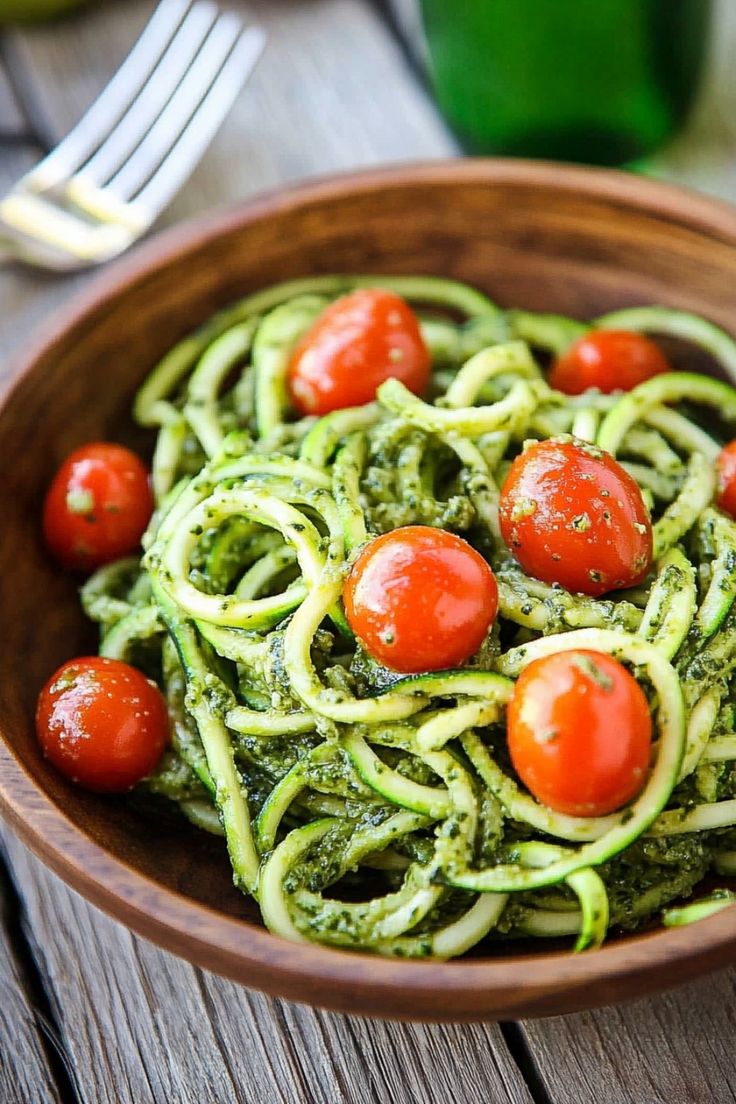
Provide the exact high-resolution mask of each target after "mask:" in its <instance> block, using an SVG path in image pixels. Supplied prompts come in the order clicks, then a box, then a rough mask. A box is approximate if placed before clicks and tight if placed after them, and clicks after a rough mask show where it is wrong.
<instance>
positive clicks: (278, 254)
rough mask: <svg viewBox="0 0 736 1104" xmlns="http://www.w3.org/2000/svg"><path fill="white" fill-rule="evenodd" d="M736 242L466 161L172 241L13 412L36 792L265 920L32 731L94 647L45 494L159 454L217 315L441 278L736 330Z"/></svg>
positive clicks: (173, 875)
mask: <svg viewBox="0 0 736 1104" xmlns="http://www.w3.org/2000/svg"><path fill="white" fill-rule="evenodd" d="M714 212H715V213H714ZM734 243H736V218H734V216H733V215H732V214H730V213H729V212H728V211H727V210H726V209H725V208H722V209H721V208H719V207H718V206H717V205H713V207H712V208H711V206H710V205H708V204H706V202H705V201H702V200H697V199H695V198H693V199H688V197H687V196H683V195H682V194H680V193H676V192H673V191H669V190H667V189H662V190H661V191H660V190H659V188H658V186H656V185H653V184H649V183H643V182H640V181H636V180H633V179H628V180H627V179H626V178H623V177H617V176H615V175H614V174H600V173H595V174H594V173H590V174H588V173H586V172H585V171H584V170H573V169H569V170H566V169H559V168H558V169H554V168H547V169H545V168H543V167H539V166H524V165H520V166H516V167H514V166H513V164H512V165H509V164H505V165H497V166H493V165H488V164H483V163H475V164H462V163H460V164H457V165H454V166H434V167H428V168H425V169H415V170H401V171H396V172H394V173H393V174H388V175H385V176H381V175H376V176H374V177H368V178H363V179H362V180H359V181H357V182H355V183H352V184H351V183H346V182H340V181H338V182H327V183H325V184H321V185H314V186H312V187H311V188H308V189H305V190H302V191H296V192H294V193H288V194H287V195H286V196H282V197H280V198H276V199H273V200H264V201H262V202H261V203H260V204H255V205H251V207H249V208H248V209H246V210H244V211H242V212H235V213H233V214H231V215H226V216H220V217H219V218H218V219H217V220H215V221H214V222H213V223H211V224H206V225H205V226H204V227H203V228H201V229H197V228H195V229H193V230H184V231H180V232H175V233H174V234H169V235H168V236H167V237H166V238H165V239H163V240H162V241H161V243H160V244H159V243H154V244H153V245H151V246H149V247H147V248H146V249H144V250H143V251H142V252H141V253H140V254H139V255H138V256H137V257H134V258H133V259H131V260H130V261H128V262H125V263H124V264H123V265H121V266H119V267H118V269H116V270H115V271H114V272H112V273H111V274H110V275H109V276H106V277H104V278H103V280H102V283H100V284H98V285H97V287H96V288H95V289H94V290H93V292H92V293H91V295H90V296H88V298H87V300H86V301H85V303H83V304H79V305H77V306H75V307H74V308H72V309H71V310H70V311H69V312H68V314H67V316H66V317H64V318H63V319H60V320H59V321H58V323H57V324H56V326H55V327H53V328H52V331H51V332H50V333H49V334H48V335H47V336H46V338H45V340H44V342H43V343H42V345H41V346H39V348H38V349H37V350H36V351H35V352H34V353H33V354H32V355H30V356H29V359H28V370H27V371H26V373H25V375H24V376H23V378H22V379H21V380H20V382H19V383H18V384H17V386H16V387H15V388H14V390H13V391H12V392H11V393H10V395H9V396H8V398H7V399H6V402H5V405H4V407H3V408H2V411H1V412H0V456H3V457H4V458H5V464H4V469H5V474H4V494H3V500H4V525H3V535H2V542H1V543H0V578H1V579H2V580H3V590H4V595H3V610H4V614H5V616H4V623H3V637H4V639H3V646H2V660H1V670H0V718H2V720H1V722H0V724H1V725H2V731H3V735H4V737H5V739H6V741H7V742H8V744H9V745H10V747H11V748H12V750H13V752H14V754H15V756H16V757H17V759H18V760H19V761H20V763H21V764H22V766H23V768H25V771H26V772H27V773H28V775H29V776H30V777H31V778H32V780H33V782H34V783H35V786H36V787H38V788H39V789H40V791H42V793H43V794H44V795H46V797H47V798H48V799H49V801H50V802H51V803H52V804H53V806H55V807H56V808H58V809H59V810H61V811H63V813H64V814H65V816H66V817H67V818H68V819H69V820H71V821H72V822H73V823H74V825H76V826H77V827H78V828H79V829H80V830H81V831H82V832H83V833H84V834H85V835H87V836H88V837H89V838H91V839H92V840H94V841H95V842H97V843H99V844H101V845H102V846H103V847H104V848H105V849H106V851H108V852H109V853H111V854H112V855H114V856H115V857H116V858H118V859H120V860H122V861H123V862H124V863H125V864H127V865H128V866H130V867H132V868H134V870H136V871H138V872H140V873H141V874H143V875H144V876H146V878H148V879H151V880H152V881H153V882H155V883H158V884H159V885H161V886H164V887H166V888H168V889H172V890H175V891H177V892H179V893H181V894H184V895H186V896H188V897H190V898H193V899H195V900H197V901H200V902H202V903H204V904H206V905H208V906H210V907H211V908H212V909H213V910H215V911H216V912H218V913H220V914H229V915H232V916H236V917H239V918H244V919H248V920H251V921H253V922H259V921H258V914H257V909H256V908H255V906H253V905H252V904H251V903H250V902H249V901H248V900H246V899H245V898H244V897H243V896H241V895H240V894H239V893H238V892H236V891H235V889H234V888H233V887H232V882H231V875H230V869H229V866H228V862H227V858H226V855H225V851H224V848H223V846H222V844H221V842H220V841H219V840H217V839H213V838H211V837H209V836H207V835H205V834H204V833H201V832H199V831H197V830H196V829H193V828H191V827H190V826H189V825H188V824H186V823H184V822H183V821H182V820H180V819H179V817H178V816H176V815H174V814H173V813H172V814H170V815H169V814H166V813H164V814H162V811H161V809H160V808H159V807H157V808H156V812H155V816H154V815H152V814H151V812H150V811H149V810H148V809H147V808H145V807H140V808H138V807H136V806H135V805H134V804H133V803H131V802H130V801H128V800H122V799H110V798H99V797H96V796H94V795H91V794H87V793H84V792H82V791H80V790H77V789H75V788H73V787H72V786H70V785H67V784H66V783H65V782H64V781H63V779H61V778H60V777H59V776H58V775H57V774H56V773H55V772H54V771H53V770H52V769H51V768H49V767H48V766H47V764H46V763H45V762H44V760H43V759H42V758H41V756H40V755H39V751H38V748H37V745H36V741H35V738H34V735H33V725H32V718H33V710H34V706H35V698H36V694H37V692H38V689H39V687H40V686H41V685H42V683H43V682H44V681H45V680H46V678H47V677H48V676H49V674H50V673H51V672H52V671H53V670H54V668H55V667H56V666H57V665H58V664H60V663H61V662H62V661H64V660H65V659H67V658H69V657H71V656H73V655H75V654H84V653H88V652H90V651H93V650H94V648H95V639H94V633H93V630H92V629H91V628H90V626H89V625H87V624H86V623H85V621H84V618H83V616H82V614H81V612H80V609H79V606H78V601H77V592H76V584H75V581H74V580H72V579H70V578H68V577H66V576H64V575H63V573H62V572H61V571H59V570H58V569H57V568H56V567H55V566H54V564H53V563H51V562H50V560H49V559H48V558H47V556H46V554H45V553H44V550H43V547H42V545H41V542H40V538H39V516H40V504H41V501H42V496H43V492H44V489H45V487H46V485H47V483H48V481H49V478H50V477H51V475H52V473H53V471H54V469H55V467H56V466H57V464H58V463H59V462H60V461H61V459H62V458H63V457H64V456H65V455H66V454H67V453H68V452H69V451H70V450H71V449H72V448H73V447H75V446H77V445H79V444H81V443H83V442H85V441H88V440H93V439H105V438H108V439H115V440H123V441H126V442H128V443H132V444H133V445H134V446H136V447H140V448H143V449H144V450H146V449H150V447H151V443H152V438H149V437H148V436H146V435H145V434H141V432H140V431H138V430H136V429H135V428H134V427H133V426H132V424H131V421H130V417H129V409H130V404H131V398H132V395H133V393H134V391H135V388H136V386H137V384H138V383H139V381H140V380H141V379H142V378H143V376H144V375H145V374H146V373H147V372H148V370H149V369H150V368H151V367H152V365H153V364H154V363H155V362H156V360H157V359H158V358H159V357H160V356H161V355H162V354H163V353H164V352H165V351H166V350H167V349H168V348H170V347H171V345H172V344H173V343H174V342H175V341H176V340H177V339H178V338H179V337H181V336H182V335H183V334H185V333H186V332H187V331H189V330H190V329H191V328H192V327H194V326H195V325H197V324H198V323H199V322H201V321H203V320H204V319H206V318H207V317H208V316H209V315H210V314H211V313H212V312H213V311H214V310H215V309H217V308H218V307H220V306H223V305H224V304H226V303H228V302H230V301H231V300H233V299H235V298H236V297H238V296H240V295H242V294H244V293H247V292H249V291H252V290H255V289H257V288H261V287H265V286H267V285H269V284H271V283H274V282H276V281H279V280H283V279H286V278H289V277H294V276H299V275H308V274H313V273H320V272H336V271H343V272H350V271H357V272H396V273H423V274H424V273H434V274H438V275H446V276H452V277H456V278H458V279H461V280H465V281H468V282H470V283H472V284H474V285H476V286H478V287H480V288H482V289H483V290H485V291H487V292H488V293H489V294H490V295H491V296H492V297H493V298H494V299H495V300H497V301H498V302H499V303H500V304H502V305H505V306H520V307H525V308H529V309H533V310H545V311H554V312H562V313H566V314H570V315H573V316H576V317H579V318H588V317H592V316H595V315H596V314H599V313H602V312H604V311H608V310H612V309H614V308H617V307H622V306H627V305H633V304H642V303H663V304H668V305H670V306H675V307H682V308H687V309H690V310H693V311H696V312H698V313H701V314H703V315H705V316H706V317H708V318H710V319H712V320H713V321H715V322H717V323H719V324H721V325H723V326H725V327H726V328H729V326H731V325H732V322H733V308H734V292H733V289H734V287H736V248H734ZM689 363H691V364H692V360H690V361H689ZM6 796H7V795H6ZM23 815H24V816H26V817H28V816H31V817H32V812H31V813H29V812H28V810H26V811H25V812H24V813H23ZM152 839H155V841H156V845H155V847H152V846H151V841H152ZM647 938H651V937H647ZM545 949H546V948H542V951H544V950H545Z"/></svg>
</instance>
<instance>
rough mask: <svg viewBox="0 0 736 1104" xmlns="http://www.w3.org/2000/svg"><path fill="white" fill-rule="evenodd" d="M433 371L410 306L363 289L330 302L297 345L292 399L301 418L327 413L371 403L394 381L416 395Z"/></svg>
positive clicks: (384, 293) (291, 375) (389, 295)
mask: <svg viewBox="0 0 736 1104" xmlns="http://www.w3.org/2000/svg"><path fill="white" fill-rule="evenodd" d="M430 367H431V365H430V356H429V352H428V350H427V347H426V345H425V344H424V339H423V338H422V335H421V332H420V329H419V322H418V320H417V317H416V315H415V314H414V312H413V311H412V309H411V307H409V306H408V304H407V303H405V302H404V300H403V299H401V298H400V297H399V296H398V295H394V294H393V293H392V292H389V291H382V290H380V289H379V288H362V289H360V290H358V291H353V292H351V293H350V294H349V295H343V296H342V297H341V298H339V299H336V300H335V302H334V303H331V304H330V306H329V307H327V308H326V310H324V311H323V312H322V314H321V315H320V316H319V318H318V319H317V320H316V321H315V323H314V325H313V326H311V328H310V329H309V330H308V331H307V333H306V334H305V335H304V337H303V338H302V339H301V341H300V342H299V343H298V345H297V347H296V349H295V350H294V353H293V355H292V358H291V362H290V364H289V373H288V387H289V394H290V397H291V402H292V405H293V406H294V408H295V409H296V410H297V411H298V412H299V413H300V414H302V415H305V414H318V415H323V414H329V413H330V411H332V410H342V409H344V408H345V407H347V406H363V405H364V404H365V403H369V402H372V401H373V400H374V399H375V397H376V390H377V389H378V387H380V385H381V384H382V383H384V382H385V381H386V380H387V379H391V378H393V379H397V380H400V381H401V383H403V384H405V385H406V387H408V388H409V390H410V391H413V392H414V394H416V395H418V394H420V393H421V392H422V391H424V390H425V388H426V386H427V384H428V382H429V373H430Z"/></svg>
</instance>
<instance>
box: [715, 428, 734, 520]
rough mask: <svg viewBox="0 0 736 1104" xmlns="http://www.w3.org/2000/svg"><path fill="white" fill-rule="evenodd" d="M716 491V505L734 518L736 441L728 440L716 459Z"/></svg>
mask: <svg viewBox="0 0 736 1104" xmlns="http://www.w3.org/2000/svg"><path fill="white" fill-rule="evenodd" d="M716 469H717V472H718V491H717V494H716V505H717V506H718V507H719V508H720V509H721V510H723V511H724V512H725V513H727V514H729V515H730V516H731V517H732V518H736V441H729V442H728V444H727V445H724V446H723V448H722V449H721V451H720V454H719V456H718V459H717V460H716Z"/></svg>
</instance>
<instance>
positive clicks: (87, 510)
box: [43, 442, 153, 571]
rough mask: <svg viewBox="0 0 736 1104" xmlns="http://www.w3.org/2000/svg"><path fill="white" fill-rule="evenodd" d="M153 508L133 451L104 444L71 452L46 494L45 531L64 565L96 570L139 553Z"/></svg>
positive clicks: (51, 547)
mask: <svg viewBox="0 0 736 1104" xmlns="http://www.w3.org/2000/svg"><path fill="white" fill-rule="evenodd" d="M152 511H153V498H152V495H151V489H150V487H149V484H148V472H147V470H146V468H145V467H144V465H143V464H142V463H141V461H140V460H139V459H138V457H137V456H136V455H135V453H133V452H131V451H130V450H129V449H126V448H123V447H122V446H121V445H110V444H106V443H104V442H100V443H96V444H91V445H83V446H82V447H81V448H78V449H76V451H75V452H72V453H71V455H70V456H67V458H66V460H65V461H64V463H63V464H62V465H61V467H60V468H59V470H58V471H57V473H56V475H55V476H54V478H53V481H52V483H51V486H50V487H49V489H48V492H47V494H46V501H45V502H44V508H43V532H44V537H45V538H46V544H47V545H48V547H49V549H50V550H51V552H53V554H54V556H55V557H56V558H57V560H59V561H60V562H61V563H62V564H63V565H64V567H67V568H70V569H71V570H73V571H92V570H94V569H95V568H96V567H100V566H101V565H102V564H106V563H110V562H111V561H112V560H117V559H119V558H120V557H121V556H127V555H128V554H129V553H130V552H133V551H135V549H136V548H137V547H138V545H139V543H140V539H141V536H142V535H143V532H144V530H145V528H146V526H147V525H148V522H149V520H150V517H151V513H152Z"/></svg>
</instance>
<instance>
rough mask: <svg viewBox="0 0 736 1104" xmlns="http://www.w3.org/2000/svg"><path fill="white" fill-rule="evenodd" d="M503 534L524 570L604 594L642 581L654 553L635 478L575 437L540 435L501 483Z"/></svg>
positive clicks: (579, 590)
mask: <svg viewBox="0 0 736 1104" xmlns="http://www.w3.org/2000/svg"><path fill="white" fill-rule="evenodd" d="M499 519H500V523H501V533H502V535H503V539H504V540H505V542H506V544H507V545H508V547H509V548H510V549H511V551H512V552H513V553H514V555H515V557H516V559H517V560H518V561H519V563H520V564H521V566H522V567H523V569H524V571H526V572H527V574H529V575H533V576H534V577H535V578H537V579H541V580H542V581H543V582H546V583H559V584H560V585H561V586H563V587H565V588H566V589H567V590H570V591H573V592H577V593H582V594H589V595H591V596H592V597H599V596H600V595H601V594H606V593H607V592H608V591H611V590H618V589H620V588H623V587H630V586H635V585H636V584H637V583H639V582H641V580H642V579H643V578H644V577H645V575H646V574H647V571H648V570H649V566H650V564H651V560H652V544H653V541H652V523H651V519H650V517H649V512H648V511H647V508H646V505H645V503H644V500H643V498H642V496H641V491H640V490H639V487H638V485H637V483H636V481H635V480H634V479H633V478H632V477H631V476H630V475H629V473H628V472H627V471H625V469H624V468H622V467H621V465H620V464H619V463H618V461H617V460H615V459H614V457H613V456H611V455H610V453H607V452H604V451H603V450H602V449H599V448H596V447H595V446H593V445H587V444H585V443H584V442H582V441H576V440H575V439H574V438H550V439H549V440H546V441H535V442H534V443H532V444H530V445H528V446H527V447H526V448H525V449H524V451H523V452H522V453H521V454H520V455H519V456H517V457H516V459H515V460H514V462H513V463H512V465H511V469H510V471H509V473H508V475H507V477H506V479H505V481H504V484H503V487H502V488H501V497H500V503H499Z"/></svg>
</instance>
